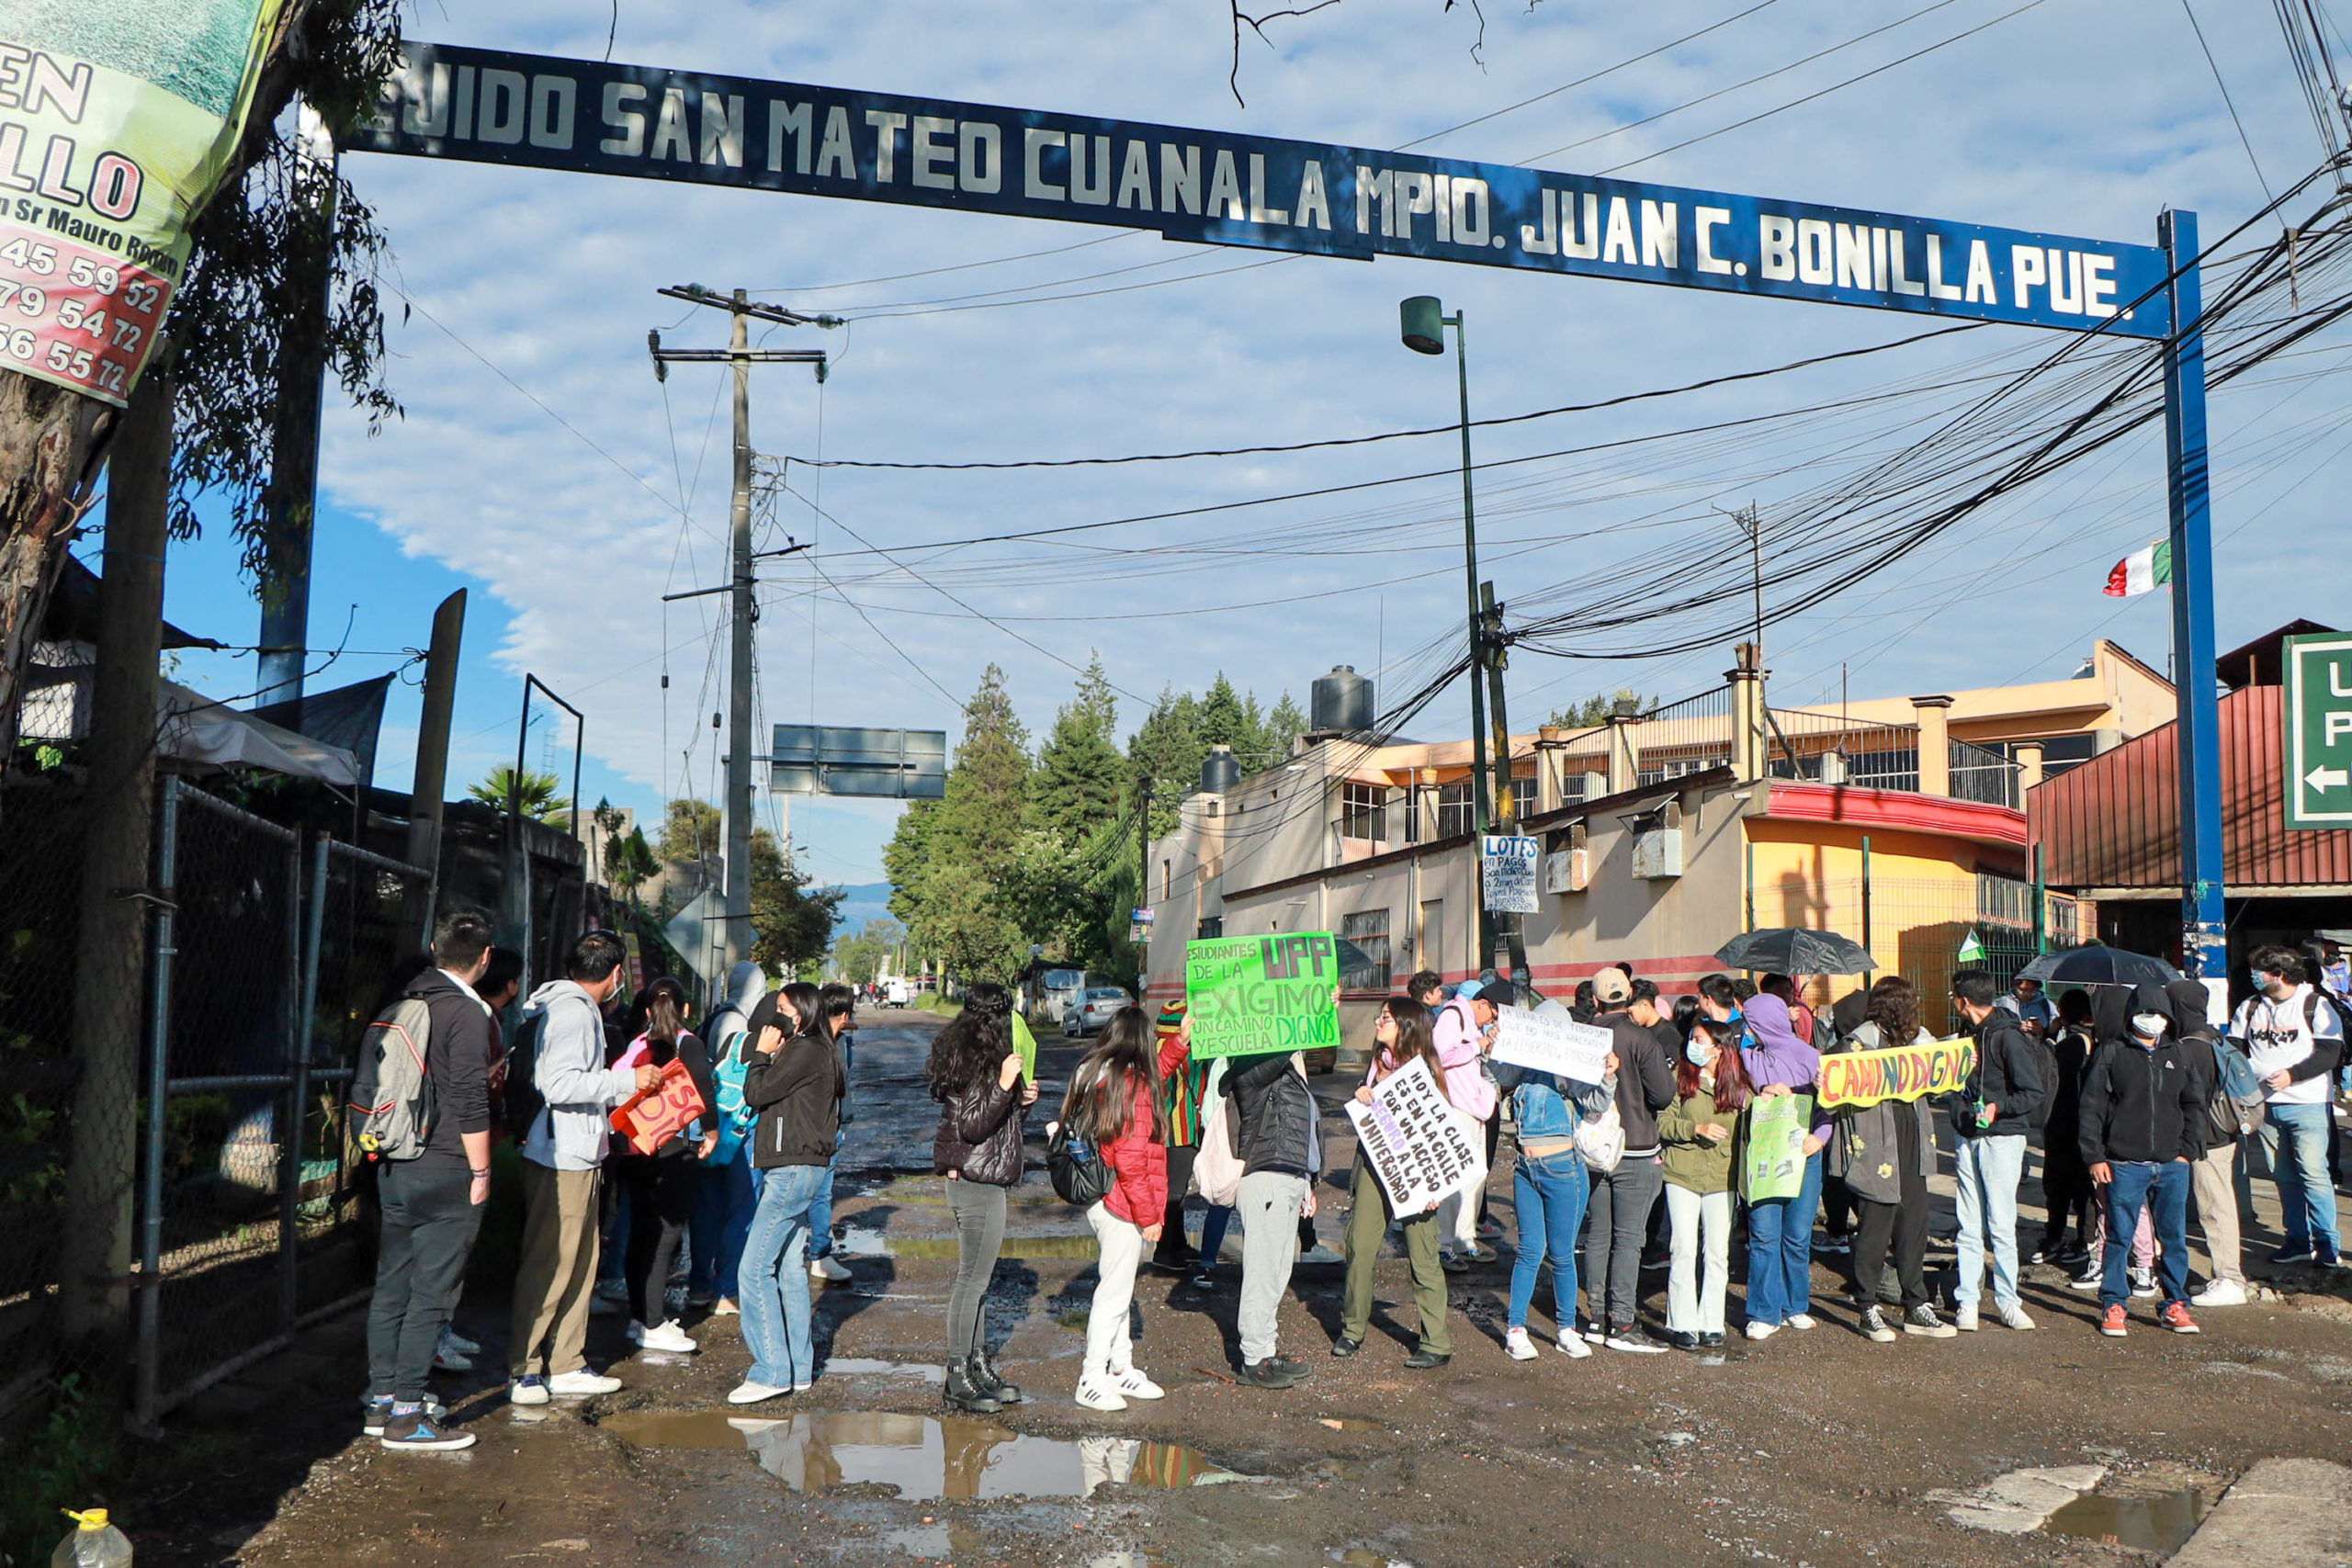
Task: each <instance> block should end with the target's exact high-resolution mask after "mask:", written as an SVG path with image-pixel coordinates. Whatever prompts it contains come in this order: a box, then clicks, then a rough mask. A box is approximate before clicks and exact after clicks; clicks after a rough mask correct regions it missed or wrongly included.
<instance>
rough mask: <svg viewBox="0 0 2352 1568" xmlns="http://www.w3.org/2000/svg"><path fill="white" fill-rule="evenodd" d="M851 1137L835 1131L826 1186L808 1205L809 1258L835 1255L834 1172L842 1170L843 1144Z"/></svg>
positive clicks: (847, 1133)
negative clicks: (843, 1141) (844, 1140)
mask: <svg viewBox="0 0 2352 1568" xmlns="http://www.w3.org/2000/svg"><path fill="white" fill-rule="evenodd" d="M848 1136H849V1129H848V1128H846V1127H836V1128H834V1129H833V1157H832V1158H831V1160H830V1161H829V1162H827V1164H826V1166H825V1184H824V1186H822V1187H820V1188H819V1189H818V1190H817V1201H815V1202H813V1203H811V1204H809V1257H811V1258H831V1256H832V1255H833V1172H834V1171H836V1170H838V1169H840V1168H841V1163H842V1140H843V1139H845V1138H847V1137H848Z"/></svg>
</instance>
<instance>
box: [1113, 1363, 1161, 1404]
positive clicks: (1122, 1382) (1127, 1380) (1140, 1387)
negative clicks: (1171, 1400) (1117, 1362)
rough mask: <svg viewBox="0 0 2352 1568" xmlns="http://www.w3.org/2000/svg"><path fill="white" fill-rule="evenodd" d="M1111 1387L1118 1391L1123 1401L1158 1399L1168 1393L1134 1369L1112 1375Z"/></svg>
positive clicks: (1130, 1368)
mask: <svg viewBox="0 0 2352 1568" xmlns="http://www.w3.org/2000/svg"><path fill="white" fill-rule="evenodd" d="M1111 1386H1112V1387H1113V1388H1115V1389H1117V1390H1118V1391H1119V1395H1120V1397H1121V1398H1123V1399H1159V1398H1163V1397H1165V1396H1166V1394H1167V1393H1168V1391H1167V1390H1166V1389H1164V1388H1162V1387H1160V1386H1159V1384H1158V1383H1156V1382H1152V1381H1151V1380H1150V1379H1149V1378H1148V1377H1146V1376H1144V1374H1143V1373H1142V1372H1141V1371H1137V1370H1136V1368H1134V1367H1128V1368H1126V1369H1125V1370H1124V1371H1116V1372H1114V1373H1112V1374H1111Z"/></svg>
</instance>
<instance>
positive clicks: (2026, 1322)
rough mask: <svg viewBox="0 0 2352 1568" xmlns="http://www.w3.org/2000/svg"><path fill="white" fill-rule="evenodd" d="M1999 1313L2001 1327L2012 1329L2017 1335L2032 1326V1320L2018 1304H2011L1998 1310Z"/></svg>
mask: <svg viewBox="0 0 2352 1568" xmlns="http://www.w3.org/2000/svg"><path fill="white" fill-rule="evenodd" d="M1999 1311H2000V1314H2001V1326H2002V1327H2004V1328H2014V1329H2016V1330H2017V1331H2018V1333H2020V1334H2022V1333H2024V1332H2025V1331H2026V1330H2027V1329H2029V1328H2031V1327H2032V1326H2033V1319H2031V1318H2030V1317H2028V1316H2027V1315H2026V1312H2025V1308H2024V1307H2023V1306H2022V1305H2021V1304H2019V1303H2016V1302H2011V1303H2009V1304H2008V1305H2007V1306H2005V1307H2002V1308H2000V1309H1999Z"/></svg>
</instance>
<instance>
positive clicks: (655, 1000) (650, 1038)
mask: <svg viewBox="0 0 2352 1568" xmlns="http://www.w3.org/2000/svg"><path fill="white" fill-rule="evenodd" d="M644 999H645V1045H646V1055H647V1056H648V1059H650V1061H651V1062H652V1063H653V1065H654V1066H657V1067H665V1066H669V1065H670V1063H671V1062H673V1060H675V1059H676V1057H677V1055H678V1037H679V1036H680V1035H682V1034H684V1033H685V1032H686V1010H687V1007H688V1005H689V1004H688V1003H687V1000H686V988H685V987H684V986H682V985H680V984H679V983H678V982H677V981H675V980H673V979H672V978H671V977H670V976H667V975H664V976H662V977H661V978H660V979H658V980H656V981H654V982H653V984H651V985H650V986H648V987H645V998H644Z"/></svg>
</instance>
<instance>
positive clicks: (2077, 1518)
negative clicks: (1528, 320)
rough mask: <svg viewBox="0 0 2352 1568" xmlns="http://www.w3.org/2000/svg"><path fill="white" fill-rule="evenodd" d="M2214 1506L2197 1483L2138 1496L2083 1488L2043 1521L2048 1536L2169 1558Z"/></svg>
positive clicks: (2203, 1520)
mask: <svg viewBox="0 0 2352 1568" xmlns="http://www.w3.org/2000/svg"><path fill="white" fill-rule="evenodd" d="M2212 1509H2213V1499H2212V1498H2211V1496H2209V1495H2207V1494H2206V1492H2205V1489H2204V1488H2203V1487H2201V1486H2188V1487H2183V1488H2181V1489H2180V1490H2178V1491H2175V1492H2157V1493H2152V1494H2148V1495H2141V1496H2109V1495H2107V1494H2105V1493H2103V1492H2086V1493H2084V1494H2083V1495H2081V1496H2079V1497H2077V1498H2075V1500H2074V1501H2073V1502H2071V1503H2069V1504H2067V1505H2065V1506H2064V1507H2062V1508H2060V1509H2059V1510H2058V1511H2057V1512H2056V1513H2054V1514H2052V1515H2051V1516H2050V1517H2049V1518H2047V1519H2045V1520H2044V1521H2042V1526H2041V1528H2042V1529H2043V1531H2044V1532H2046V1533H2048V1534H2051V1535H2071V1536H2080V1537H2082V1538H2083V1539H2085V1540H2097V1541H2104V1542H2105V1543H2107V1544H2108V1545H2109V1546H2127V1547H2131V1548H2132V1549H2134V1550H2135V1551H2153V1552H2155V1553H2156V1554H2158V1555H2159V1556H2163V1557H2169V1556H2171V1555H2172V1554H2173V1553H2174V1552H2176V1551H2179V1550H2180V1549H2181V1548H2182V1547H2184V1546H2186V1545H2188V1538H2189V1537H2190V1536H2192V1535H2195V1534H2196V1533H2197V1527H2198V1526H2199V1525H2201V1524H2203V1523H2204V1522H2205V1516H2206V1515H2207V1514H2209V1513H2211V1512H2212Z"/></svg>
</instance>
